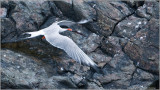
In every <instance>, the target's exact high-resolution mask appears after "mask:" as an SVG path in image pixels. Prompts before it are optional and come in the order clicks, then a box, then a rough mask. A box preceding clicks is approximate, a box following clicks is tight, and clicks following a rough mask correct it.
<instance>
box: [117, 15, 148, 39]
mask: <svg viewBox="0 0 160 90" xmlns="http://www.w3.org/2000/svg"><path fill="white" fill-rule="evenodd" d="M147 22H148V21H147V19H145V18H138V17H135V16H130V17H128V18H126V19H125V20H123V21H121V22H119V23H118V24H117V26H116V27H115V32H114V34H115V35H117V36H118V37H122V38H127V39H130V38H131V37H133V36H134V35H135V34H136V33H137V32H138V31H139V30H140V29H141V28H143V27H144V26H145V25H146V24H147Z"/></svg>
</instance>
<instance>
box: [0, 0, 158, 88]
mask: <svg viewBox="0 0 160 90" xmlns="http://www.w3.org/2000/svg"><path fill="white" fill-rule="evenodd" d="M129 2H131V4H128V3H126V2H125V1H118V2H115V1H113V2H112V1H110V2H108V1H106V0H100V1H99V0H97V1H93V0H61V1H3V2H2V8H6V9H7V15H6V16H5V18H2V29H1V31H2V41H3V42H2V45H1V46H2V49H4V48H8V49H11V50H15V51H17V52H19V53H23V54H19V53H16V52H12V51H10V50H1V52H2V60H1V61H2V62H1V65H2V74H1V75H2V76H1V79H2V81H1V82H2V88H8V89H13V88H16V89H22V88H23V89H27V88H28V89H66V88H67V89H75V88H78V89H79V88H83V89H133V88H138V89H146V88H147V87H148V86H149V85H150V84H151V83H153V82H154V81H155V80H157V79H158V75H157V74H158V58H159V57H158V52H159V42H158V41H159V39H158V37H159V35H158V33H159V31H158V26H159V24H158V19H159V14H158V12H159V11H158V3H159V2H156V1H155V2H151V1H140V2H139V1H133V3H132V1H129ZM136 9H140V11H139V13H141V12H142V13H141V14H140V15H141V16H140V17H138V15H137V14H136V13H135V11H138V10H136ZM143 15H144V16H143ZM145 15H149V17H150V18H151V20H150V18H146V17H145ZM154 18H155V19H154ZM63 19H67V20H72V21H79V20H81V19H88V20H89V21H90V22H89V23H87V24H83V25H74V26H72V27H70V28H72V29H74V30H76V31H78V32H80V33H82V35H81V34H77V33H74V32H69V31H66V32H64V33H61V34H62V35H65V36H68V37H69V38H71V39H72V40H73V41H74V42H75V43H76V44H77V45H78V46H79V47H80V48H81V49H82V50H83V51H84V52H85V53H86V54H87V55H88V56H89V57H90V58H91V59H92V60H93V61H94V62H95V63H97V65H98V66H99V67H100V69H101V70H102V71H103V73H98V72H95V71H94V70H92V68H90V67H88V66H85V65H81V64H79V63H77V62H76V61H75V60H73V59H71V58H70V57H69V56H68V55H67V54H66V53H65V52H64V51H63V50H61V49H58V48H56V47H54V46H52V45H50V44H49V43H48V42H47V41H46V40H41V38H42V36H39V37H35V38H32V39H27V40H22V39H20V38H21V37H20V36H19V35H21V33H23V32H27V31H34V30H35V31H36V30H40V29H43V28H45V27H48V26H49V25H51V24H52V23H53V22H55V21H59V20H63ZM147 20H148V21H147ZM140 22H141V23H140ZM115 25H117V26H115ZM124 29H127V30H126V33H124ZM93 32H94V33H93ZM132 34H133V35H132ZM8 42H12V43H8ZM132 43H133V45H132ZM136 51H138V54H137V52H136ZM139 53H140V55H139ZM26 55H27V56H26ZM6 62H7V63H6ZM17 74H18V75H17Z"/></svg>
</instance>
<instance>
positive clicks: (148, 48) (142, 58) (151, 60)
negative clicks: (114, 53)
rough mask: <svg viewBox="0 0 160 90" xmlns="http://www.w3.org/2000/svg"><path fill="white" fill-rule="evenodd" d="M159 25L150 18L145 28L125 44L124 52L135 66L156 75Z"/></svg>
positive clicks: (155, 20)
mask: <svg viewBox="0 0 160 90" xmlns="http://www.w3.org/2000/svg"><path fill="white" fill-rule="evenodd" d="M158 27H159V24H158V20H157V19H154V18H152V19H151V20H150V21H149V23H148V24H147V25H146V26H145V28H143V29H141V30H140V31H139V32H137V33H136V35H135V36H134V37H133V38H131V41H130V42H128V43H127V45H126V46H125V48H124V50H125V52H126V53H127V54H128V55H129V56H130V58H131V59H132V60H133V61H134V62H136V63H137V66H138V67H140V68H142V69H144V70H147V71H150V72H152V73H156V74H158V72H159V70H158V58H159V55H158V52H159V47H158V46H159V44H158V41H159V35H158V33H159V29H158Z"/></svg>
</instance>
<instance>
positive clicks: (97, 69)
mask: <svg viewBox="0 0 160 90" xmlns="http://www.w3.org/2000/svg"><path fill="white" fill-rule="evenodd" d="M91 68H92V69H91V70H93V71H96V72H97V73H101V74H104V72H103V71H102V69H101V68H100V67H98V66H97V64H95V65H91Z"/></svg>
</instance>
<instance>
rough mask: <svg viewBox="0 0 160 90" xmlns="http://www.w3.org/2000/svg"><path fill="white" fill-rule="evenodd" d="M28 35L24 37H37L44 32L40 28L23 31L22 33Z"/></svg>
mask: <svg viewBox="0 0 160 90" xmlns="http://www.w3.org/2000/svg"><path fill="white" fill-rule="evenodd" d="M28 34H29V35H30V36H28V37H25V38H34V37H37V36H39V35H44V32H43V31H42V30H40V31H34V32H25V33H23V35H28Z"/></svg>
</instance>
